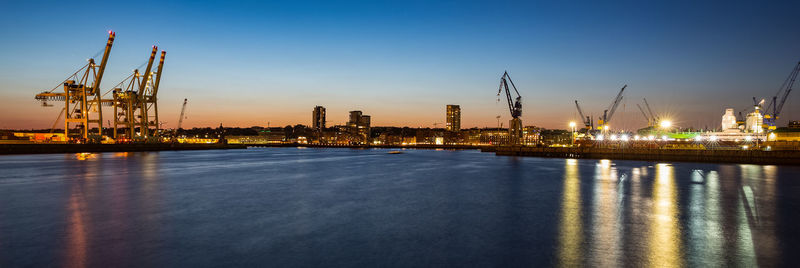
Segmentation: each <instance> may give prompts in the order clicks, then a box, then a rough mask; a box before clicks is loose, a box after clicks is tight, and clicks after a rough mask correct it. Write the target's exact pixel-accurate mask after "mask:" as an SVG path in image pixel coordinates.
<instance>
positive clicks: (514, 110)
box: [497, 71, 522, 144]
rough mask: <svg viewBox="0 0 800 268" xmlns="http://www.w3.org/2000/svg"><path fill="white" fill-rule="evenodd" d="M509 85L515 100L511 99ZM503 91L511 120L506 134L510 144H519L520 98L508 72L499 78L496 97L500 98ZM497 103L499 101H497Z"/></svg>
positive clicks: (520, 124) (520, 123)
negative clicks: (515, 94)
mask: <svg viewBox="0 0 800 268" xmlns="http://www.w3.org/2000/svg"><path fill="white" fill-rule="evenodd" d="M509 83H510V84H511V88H513V89H514V92H515V93H517V97H516V98H515V99H512V98H511V90H510V89H509V87H508V84H509ZM504 90H505V93H506V101H507V102H508V111H509V112H510V113H511V120H510V121H509V122H508V134H509V137H510V140H511V144H519V143H520V140H521V139H522V119H521V118H520V116H522V96H521V95H520V94H519V91H518V90H517V86H515V85H514V81H511V76H509V75H508V71H506V72H504V73H503V76H502V77H500V88H499V89H498V90H497V96H500V94H501V93H503V91H504ZM498 101H500V100H499V99H498Z"/></svg>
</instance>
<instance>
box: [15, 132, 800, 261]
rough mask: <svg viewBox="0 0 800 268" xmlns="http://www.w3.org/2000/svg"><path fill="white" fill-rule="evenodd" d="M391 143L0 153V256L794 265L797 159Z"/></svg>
mask: <svg viewBox="0 0 800 268" xmlns="http://www.w3.org/2000/svg"><path fill="white" fill-rule="evenodd" d="M387 152H388V150H352V149H294V148H272V149H248V150H229V151H181V152H150V153H103V154H93V155H73V154H70V155H23V156H0V267H16V266H46V267H53V266H72V267H80V266H93V267H119V266H132V267H154V266H171V267H204V266H273V267H287V266H317V267H334V266H351V267H363V266H439V267H449V266H500V267H508V266H559V265H563V266H574V265H578V264H584V265H588V266H599V267H613V266H622V265H627V266H659V267H670V266H687V265H689V266H705V267H722V266H744V267H752V266H756V265H759V266H796V265H797V264H798V263H800V262H798V261H800V253H799V252H800V251H798V249H800V231H798V230H800V225H799V224H798V219H800V215H798V212H799V211H800V210H798V206H800V168H798V167H789V166H760V165H729V164H725V165H717V164H699V163H653V162H640V161H608V160H599V161H598V160H574V159H543V158H514V157H498V156H495V155H494V154H490V153H480V152H477V151H430V150H407V151H405V153H404V154H387Z"/></svg>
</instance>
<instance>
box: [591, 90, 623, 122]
mask: <svg viewBox="0 0 800 268" xmlns="http://www.w3.org/2000/svg"><path fill="white" fill-rule="evenodd" d="M627 87H628V85H624V86H622V89H620V90H619V93H618V94H617V97H615V98H614V101H612V102H611V104H610V105H609V107H608V108H606V109H605V110H604V111H603V116H602V117H600V120H598V121H597V123H598V125H599V126H598V127H599V128H600V129H601V130H603V131H608V129H609V123H611V118H612V117H613V116H614V112H615V111H617V107H619V104H620V102H622V97H623V95H622V93H623V92H625V88H627Z"/></svg>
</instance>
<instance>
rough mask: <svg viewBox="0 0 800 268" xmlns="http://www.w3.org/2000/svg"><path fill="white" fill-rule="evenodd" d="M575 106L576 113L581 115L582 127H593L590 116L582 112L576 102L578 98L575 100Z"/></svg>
mask: <svg viewBox="0 0 800 268" xmlns="http://www.w3.org/2000/svg"><path fill="white" fill-rule="evenodd" d="M575 107H576V108H578V114H579V115H580V116H581V120H582V121H583V126H584V128H585V129H593V128H594V124H593V123H592V117H590V116H586V115H584V114H583V110H582V109H581V106H580V105H579V104H578V100H575Z"/></svg>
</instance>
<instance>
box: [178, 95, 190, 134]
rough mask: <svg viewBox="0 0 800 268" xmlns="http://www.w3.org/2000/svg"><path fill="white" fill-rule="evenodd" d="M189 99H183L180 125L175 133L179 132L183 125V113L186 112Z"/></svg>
mask: <svg viewBox="0 0 800 268" xmlns="http://www.w3.org/2000/svg"><path fill="white" fill-rule="evenodd" d="M188 101H189V99H183V107H181V117H180V118H179V119H178V127H177V128H175V133H178V129H181V125H183V113H184V112H186V103H187V102H188Z"/></svg>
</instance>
